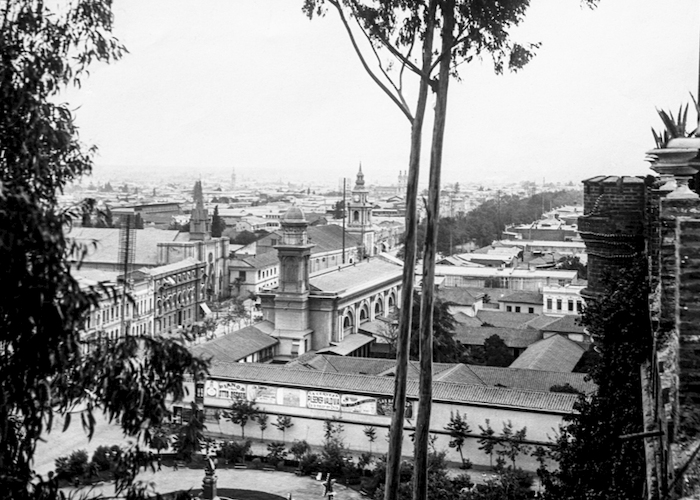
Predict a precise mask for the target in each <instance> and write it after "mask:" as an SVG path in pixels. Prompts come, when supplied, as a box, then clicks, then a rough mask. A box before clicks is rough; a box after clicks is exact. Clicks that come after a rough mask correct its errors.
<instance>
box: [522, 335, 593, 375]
mask: <svg viewBox="0 0 700 500" xmlns="http://www.w3.org/2000/svg"><path fill="white" fill-rule="evenodd" d="M584 352H585V349H584V348H583V347H581V346H580V345H579V344H577V343H576V342H573V341H571V340H569V339H567V338H566V337H563V336H561V335H553V336H551V337H549V338H547V339H543V340H540V341H539V342H535V343H534V344H532V345H531V346H529V347H528V348H527V349H525V351H524V352H523V353H522V354H521V355H520V356H518V358H516V360H515V361H513V363H511V365H510V366H511V367H512V368H525V369H528V370H545V371H550V372H571V371H572V370H573V369H574V367H575V366H576V364H577V363H578V362H579V360H580V359H581V356H583V353H584Z"/></svg>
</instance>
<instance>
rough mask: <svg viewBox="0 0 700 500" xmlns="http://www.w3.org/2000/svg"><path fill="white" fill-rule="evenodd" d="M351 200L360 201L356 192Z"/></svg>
mask: <svg viewBox="0 0 700 500" xmlns="http://www.w3.org/2000/svg"><path fill="white" fill-rule="evenodd" d="M353 200H355V202H356V203H358V202H359V201H360V195H359V194H356V195H355V196H354V197H353Z"/></svg>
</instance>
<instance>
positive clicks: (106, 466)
mask: <svg viewBox="0 0 700 500" xmlns="http://www.w3.org/2000/svg"><path fill="white" fill-rule="evenodd" d="M92 462H93V463H94V464H95V466H96V467H97V470H100V471H107V470H110V469H111V468H112V464H113V463H114V462H113V460H112V450H110V448H109V446H98V447H97V449H96V450H95V452H94V453H93V454H92Z"/></svg>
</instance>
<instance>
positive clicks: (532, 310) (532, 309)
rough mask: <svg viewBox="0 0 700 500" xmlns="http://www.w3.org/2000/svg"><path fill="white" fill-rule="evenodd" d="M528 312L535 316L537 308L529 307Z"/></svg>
mask: <svg viewBox="0 0 700 500" xmlns="http://www.w3.org/2000/svg"><path fill="white" fill-rule="evenodd" d="M527 312H528V313H530V314H535V308H534V307H528V308H527Z"/></svg>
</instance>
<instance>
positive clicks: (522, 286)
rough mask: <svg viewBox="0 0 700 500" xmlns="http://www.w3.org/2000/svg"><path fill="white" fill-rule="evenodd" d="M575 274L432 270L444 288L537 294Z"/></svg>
mask: <svg viewBox="0 0 700 500" xmlns="http://www.w3.org/2000/svg"><path fill="white" fill-rule="evenodd" d="M576 275H577V272H576V271H568V270H560V269H537V270H532V269H513V268H510V267H508V268H504V269H496V268H492V267H460V266H444V265H442V266H441V265H438V266H435V277H436V278H438V277H444V286H460V287H477V288H507V289H509V290H530V291H538V292H541V291H542V289H543V288H544V287H545V286H552V285H560V286H564V285H569V284H571V283H572V282H573V281H574V280H575V279H576Z"/></svg>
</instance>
